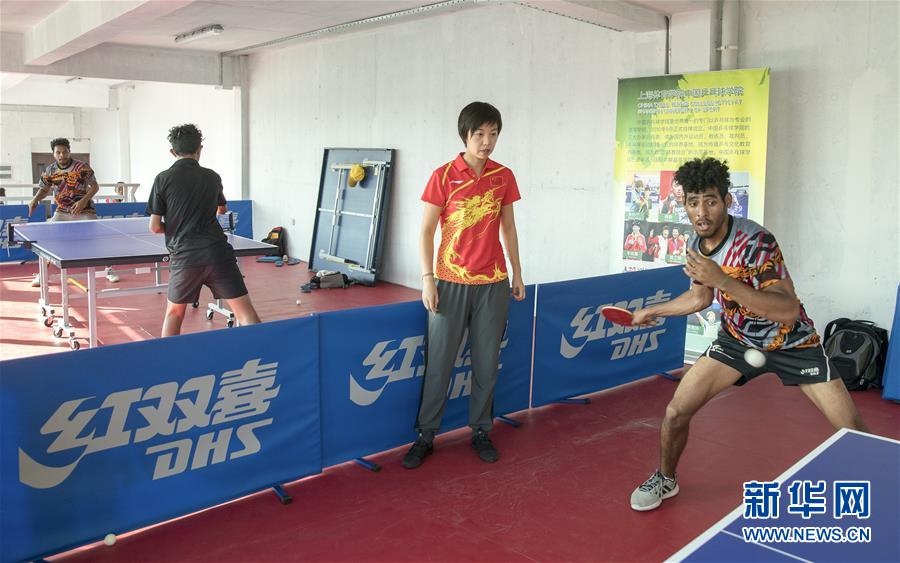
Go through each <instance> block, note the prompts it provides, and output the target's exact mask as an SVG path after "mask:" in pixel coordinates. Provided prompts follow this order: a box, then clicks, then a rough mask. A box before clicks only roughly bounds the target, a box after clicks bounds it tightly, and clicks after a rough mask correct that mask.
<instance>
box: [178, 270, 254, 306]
mask: <svg viewBox="0 0 900 563" xmlns="http://www.w3.org/2000/svg"><path fill="white" fill-rule="evenodd" d="M204 285H205V286H206V287H208V288H209V289H210V290H211V291H212V294H213V297H215V298H216V299H236V298H238V297H241V296H243V295H247V286H246V285H244V276H243V275H242V274H241V271H240V269H238V265H237V261H232V262H219V263H218V264H206V265H203V266H188V267H186V268H181V267H172V268H171V269H170V270H169V301H170V302H172V303H196V302H197V300H198V299H199V298H200V288H202V287H203V286H204Z"/></svg>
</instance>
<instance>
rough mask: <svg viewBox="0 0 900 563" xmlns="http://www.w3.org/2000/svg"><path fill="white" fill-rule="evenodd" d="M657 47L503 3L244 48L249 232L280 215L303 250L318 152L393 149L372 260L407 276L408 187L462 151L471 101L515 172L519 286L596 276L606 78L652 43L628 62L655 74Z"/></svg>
mask: <svg viewBox="0 0 900 563" xmlns="http://www.w3.org/2000/svg"><path fill="white" fill-rule="evenodd" d="M663 44H664V36H663V35H662V34H660V33H653V34H647V36H635V35H634V34H630V33H617V32H614V31H610V30H608V29H604V28H600V27H596V26H592V25H589V24H585V23H582V22H578V21H574V20H571V19H566V18H562V17H559V16H555V15H552V14H548V13H545V12H541V11H537V10H532V9H528V8H524V7H521V6H516V5H510V4H500V5H492V6H487V7H483V8H479V9H477V10H466V11H461V12H458V13H453V14H448V15H444V16H440V17H435V18H430V19H425V20H420V21H412V22H405V23H402V24H398V25H393V26H387V27H383V28H379V29H375V30H371V31H362V32H358V33H355V34H351V35H341V36H336V37H331V38H327V39H323V40H319V41H316V42H313V43H307V44H301V45H298V46H293V47H289V48H285V49H283V50H280V51H274V52H266V53H262V54H258V55H252V56H251V58H250V72H251V76H250V119H251V132H250V162H251V169H250V177H251V196H252V198H253V200H254V205H255V207H254V225H255V228H256V230H257V233H256V234H257V235H260V236H261V233H263V232H265V231H266V230H267V229H269V228H270V227H271V226H274V225H285V226H286V227H287V228H288V230H289V237H288V240H289V241H290V245H291V252H292V253H293V254H296V255H298V256H302V257H306V256H307V255H308V253H309V248H310V244H311V236H312V231H313V221H314V216H315V204H316V198H317V193H318V183H319V175H320V171H321V165H322V162H321V161H322V152H323V148H325V147H383V148H395V149H398V152H397V161H396V166H395V169H394V174H395V175H394V180H393V193H392V195H391V211H390V215H389V218H388V232H387V236H386V241H385V248H384V268H383V271H384V275H385V278H386V279H387V280H389V281H392V282H396V283H400V284H403V285H408V286H413V287H417V286H419V285H420V283H421V278H420V272H419V265H418V259H417V242H418V228H419V220H420V217H421V203H420V200H419V197H420V196H421V192H422V189H423V188H424V185H425V182H426V181H427V179H428V177H429V175H430V173H431V171H432V170H433V169H434V168H436V167H438V166H439V165H441V164H442V163H444V162H446V161H447V160H449V159H452V158H453V157H454V156H455V154H456V153H457V152H459V151H461V150H462V143H461V142H460V140H459V137H458V136H457V133H456V119H457V115H458V113H459V110H460V109H461V108H462V107H463V106H464V105H465V104H467V103H468V102H471V101H473V100H483V101H488V102H491V103H493V104H494V105H496V106H497V107H498V109H500V111H501V113H502V114H503V132H502V134H501V135H500V141H499V144H498V147H497V150H496V151H495V153H494V155H493V158H494V159H496V160H497V161H498V162H501V163H503V164H505V165H508V166H509V167H511V168H512V170H513V171H514V172H515V174H516V177H517V179H518V181H519V184H520V189H521V192H522V196H523V200H522V201H521V202H520V203H517V204H516V217H517V223H518V229H519V240H520V248H521V257H522V263H523V270H524V274H523V275H524V278H525V281H526V282H527V283H534V282H545V281H549V280H558V279H562V278H577V277H585V276H590V275H596V274H601V273H607V272H609V271H610V264H613V263H616V262H617V261H616V260H615V255H616V254H617V253H618V247H619V246H620V243H619V241H618V238H613V237H620V236H621V232H620V231H621V216H622V215H621V213H622V205H623V204H622V203H621V202H620V201H619V200H620V199H621V198H620V197H618V196H617V195H615V194H613V190H612V163H613V151H614V133H615V108H616V89H617V78H619V77H623V78H624V77H629V76H633V75H634V74H633V73H634V70H633V69H634V67H635V62H634V52H635V50H639V51H640V52H641V53H650V54H653V53H656V54H659V56H658V57H657V58H656V61H648V60H647V59H643V60H642V61H641V63H640V64H641V71H642V72H643V73H650V74H659V73H661V72H662V71H663V58H662V56H661V55H662V45H663ZM292 221H294V223H293V224H292ZM611 243H612V244H611ZM611 248H612V249H614V250H613V251H611Z"/></svg>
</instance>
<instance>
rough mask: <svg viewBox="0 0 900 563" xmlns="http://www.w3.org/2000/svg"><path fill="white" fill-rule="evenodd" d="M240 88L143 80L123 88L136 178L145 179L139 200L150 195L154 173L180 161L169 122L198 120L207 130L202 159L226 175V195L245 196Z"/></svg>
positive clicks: (142, 182) (221, 174)
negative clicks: (239, 124) (173, 147)
mask: <svg viewBox="0 0 900 563" xmlns="http://www.w3.org/2000/svg"><path fill="white" fill-rule="evenodd" d="M239 95H240V94H239V93H238V91H237V90H219V89H216V88H214V87H212V86H196V85H189V84H165V83H153V82H147V83H138V84H136V85H135V87H134V89H122V90H120V97H121V98H124V99H121V100H120V103H121V104H122V105H121V106H120V107H123V108H127V111H128V130H129V132H130V134H129V144H130V146H131V181H132V182H139V183H140V184H141V189H140V191H138V193H137V197H138V199H139V200H144V199H146V198H147V197H148V196H149V194H150V188H151V187H152V186H153V179H154V178H155V177H156V175H157V174H158V173H159V172H161V171H162V170H164V169H166V168H168V167H169V166H171V165H172V163H173V162H174V158H173V157H172V155H171V154H169V148H170V146H169V142H168V140H167V139H166V136H167V135H168V134H169V128H170V127H172V126H174V125H180V124H182V123H194V124H195V125H197V127H199V128H200V130H201V131H202V132H203V137H204V139H205V140H204V141H203V153H202V154H201V156H200V164H202V165H203V166H206V167H207V168H212V169H213V170H215V171H216V172H218V173H219V175H220V176H221V177H222V184H223V186H224V188H225V197H226V198H228V199H240V195H241V185H240V182H241V166H240V146H241V139H240V129H239V128H238V127H235V123H236V121H239V116H238V115H236V113H235V97H236V96H239Z"/></svg>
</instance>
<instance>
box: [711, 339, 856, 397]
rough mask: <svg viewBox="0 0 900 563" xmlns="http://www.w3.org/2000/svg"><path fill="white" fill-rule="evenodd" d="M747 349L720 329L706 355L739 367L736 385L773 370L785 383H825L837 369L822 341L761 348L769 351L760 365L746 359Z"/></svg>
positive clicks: (835, 373) (727, 364) (733, 366)
mask: <svg viewBox="0 0 900 563" xmlns="http://www.w3.org/2000/svg"><path fill="white" fill-rule="evenodd" d="M747 349H748V347H747V346H745V345H743V344H741V343H740V342H738V341H737V340H735V338H734V337H733V336H731V335H730V334H728V333H727V332H725V331H719V335H718V336H717V337H716V339H715V340H714V341H713V343H712V344H710V345H709V348H707V349H706V352H705V353H704V354H703V355H704V356H706V357H708V358H712V359H714V360H716V361H719V362H722V363H723V364H725V365H726V366H728V367H731V368H734V369H736V370H738V371H739V372H740V373H741V378H740V379H738V380H737V381H735V383H734V384H735V385H743V384H745V383H747V382H748V381H750V380H751V379H753V378H754V377H759V376H760V375H762V374H764V373H770V372H771V373H774V374H775V375H777V376H778V377H779V378H781V383H782V384H783V385H801V384H806V383H823V382H825V381H831V378H832V376H833V375H835V376H836V375H837V373H838V372H837V370H836V369H835V367H834V365H833V364H832V363H831V360H830V359H828V356H826V355H825V349H824V348H822V345H821V344H818V345H816V346H810V347H809V348H789V349H787V350H774V351H771V352H766V351H762V352H763V353H764V354H765V355H766V363H765V365H763V366H762V367H759V368H755V367H753V366H751V365H750V364H748V363H747V361H746V360H745V359H744V352H746V351H747Z"/></svg>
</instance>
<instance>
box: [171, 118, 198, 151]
mask: <svg viewBox="0 0 900 563" xmlns="http://www.w3.org/2000/svg"><path fill="white" fill-rule="evenodd" d="M202 142H203V133H201V132H200V129H198V128H197V126H196V125H194V124H193V123H185V124H184V125H176V126H175V127H172V128H171V129H169V143H170V144H171V145H172V150H173V151H175V154H177V155H178V156H184V155H186V154H194V153H195V152H197V150H198V149H199V148H200V144H201V143H202Z"/></svg>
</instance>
